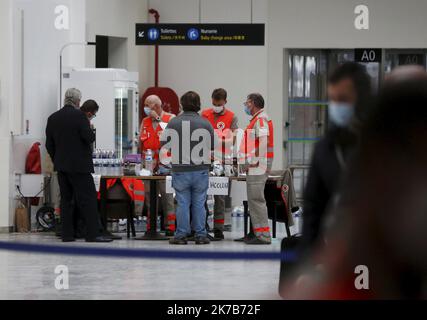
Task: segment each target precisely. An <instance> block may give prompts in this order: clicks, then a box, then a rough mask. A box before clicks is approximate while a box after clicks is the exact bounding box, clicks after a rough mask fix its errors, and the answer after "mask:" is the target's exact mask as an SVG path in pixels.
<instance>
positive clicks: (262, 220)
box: [239, 93, 274, 245]
mask: <svg viewBox="0 0 427 320" xmlns="http://www.w3.org/2000/svg"><path fill="white" fill-rule="evenodd" d="M264 104H265V103H264V98H263V97H262V96H261V95H260V94H258V93H253V94H250V95H249V96H248V98H247V100H246V102H245V112H246V114H248V115H249V116H251V117H252V119H251V121H250V123H249V125H248V127H247V128H246V130H245V133H244V137H243V141H242V144H241V148H240V154H241V155H242V157H241V159H239V161H244V165H245V166H246V168H247V170H246V172H247V180H246V187H247V195H248V205H249V214H250V217H251V221H252V225H253V230H252V232H251V233H250V234H249V236H247V237H246V238H244V239H243V240H244V242H245V243H246V244H261V245H262V244H267V245H268V244H271V234H270V227H269V224H268V212H267V204H266V201H265V197H264V189H265V183H266V182H267V179H268V175H269V172H270V171H271V168H272V164H273V158H274V138H273V135H274V132H273V122H272V121H271V119H270V118H269V116H268V115H267V113H266V112H265V111H264Z"/></svg>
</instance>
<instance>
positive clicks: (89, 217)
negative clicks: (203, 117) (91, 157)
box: [58, 172, 99, 239]
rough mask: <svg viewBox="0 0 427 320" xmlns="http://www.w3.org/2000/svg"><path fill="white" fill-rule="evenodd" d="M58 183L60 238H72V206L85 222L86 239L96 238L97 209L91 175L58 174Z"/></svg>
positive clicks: (97, 233)
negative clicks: (59, 195) (60, 222)
mask: <svg viewBox="0 0 427 320" xmlns="http://www.w3.org/2000/svg"><path fill="white" fill-rule="evenodd" d="M58 182H59V189H60V192H61V221H62V238H63V239H73V238H74V217H73V216H74V205H75V206H76V207H77V208H78V210H79V212H80V214H81V215H82V217H83V218H84V219H85V221H86V227H87V235H86V238H87V239H94V238H96V237H97V236H98V235H99V224H98V208H97V198H96V189H95V183H94V182H93V178H92V175H91V174H90V173H68V172H58ZM73 202H74V205H73Z"/></svg>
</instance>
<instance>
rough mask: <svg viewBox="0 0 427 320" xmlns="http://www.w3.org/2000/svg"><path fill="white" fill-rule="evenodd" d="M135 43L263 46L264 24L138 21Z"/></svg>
mask: <svg viewBox="0 0 427 320" xmlns="http://www.w3.org/2000/svg"><path fill="white" fill-rule="evenodd" d="M136 45H140V46H147V45H148V46H149V45H164V46H264V45H265V25H264V24H258V23H254V24H252V23H246V24H237V23H227V24H183V23H181V24H151V23H139V24H137V25H136Z"/></svg>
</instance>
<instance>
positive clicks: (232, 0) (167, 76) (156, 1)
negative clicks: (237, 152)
mask: <svg viewBox="0 0 427 320" xmlns="http://www.w3.org/2000/svg"><path fill="white" fill-rule="evenodd" d="M250 4H251V1H250V0H203V1H202V6H201V13H202V15H201V23H250V22H251V6H250ZM150 5H151V7H152V8H154V9H156V10H158V11H159V13H160V22H161V23H198V22H199V1H198V0H179V1H170V0H151V1H150ZM253 11H254V19H253V21H254V22H256V23H265V22H266V21H267V14H268V10H267V2H266V1H264V0H254V10H253ZM150 63H152V64H154V57H153V58H152V59H151V60H150ZM150 74H151V76H150V79H151V78H154V69H153V68H150ZM159 84H160V86H161V87H170V88H172V89H174V90H175V91H176V92H177V94H178V95H179V96H180V95H182V94H183V93H185V92H186V91H188V90H195V91H196V92H198V93H199V94H200V95H201V98H202V103H203V106H204V107H209V106H211V95H212V91H213V90H214V89H215V88H219V87H223V88H225V89H226V90H227V91H228V94H229V99H228V107H230V108H231V109H232V110H233V111H235V112H236V113H237V115H238V117H239V122H240V126H241V127H245V126H246V125H247V124H248V121H249V118H248V116H247V115H245V113H244V110H243V102H245V101H246V97H247V95H248V94H249V93H251V92H259V93H261V94H263V95H264V96H265V98H267V46H266V47H226V46H222V47H219V46H212V47H183V46H162V47H160V73H159ZM267 105H268V101H267ZM268 109H269V108H268Z"/></svg>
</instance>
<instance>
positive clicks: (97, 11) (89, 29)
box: [86, 0, 150, 90]
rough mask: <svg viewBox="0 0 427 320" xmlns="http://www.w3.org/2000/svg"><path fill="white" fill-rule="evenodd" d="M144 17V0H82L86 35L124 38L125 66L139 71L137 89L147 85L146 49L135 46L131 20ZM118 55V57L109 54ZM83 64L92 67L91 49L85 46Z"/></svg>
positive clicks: (93, 59) (130, 69)
mask: <svg viewBox="0 0 427 320" xmlns="http://www.w3.org/2000/svg"><path fill="white" fill-rule="evenodd" d="M147 18H148V7H147V1H146V0H86V36H87V40H88V41H95V37H96V35H103V36H110V37H120V38H128V41H127V56H126V57H121V59H122V60H121V61H126V62H127V70H128V71H134V72H139V79H140V80H139V84H140V88H141V90H144V88H146V87H147V86H148V83H149V79H148V71H147V62H148V55H149V52H150V49H149V48H147V47H137V46H135V24H136V23H145V22H147ZM111 58H113V59H120V58H119V57H111ZM86 66H87V67H95V49H94V48H88V49H87V50H86Z"/></svg>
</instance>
